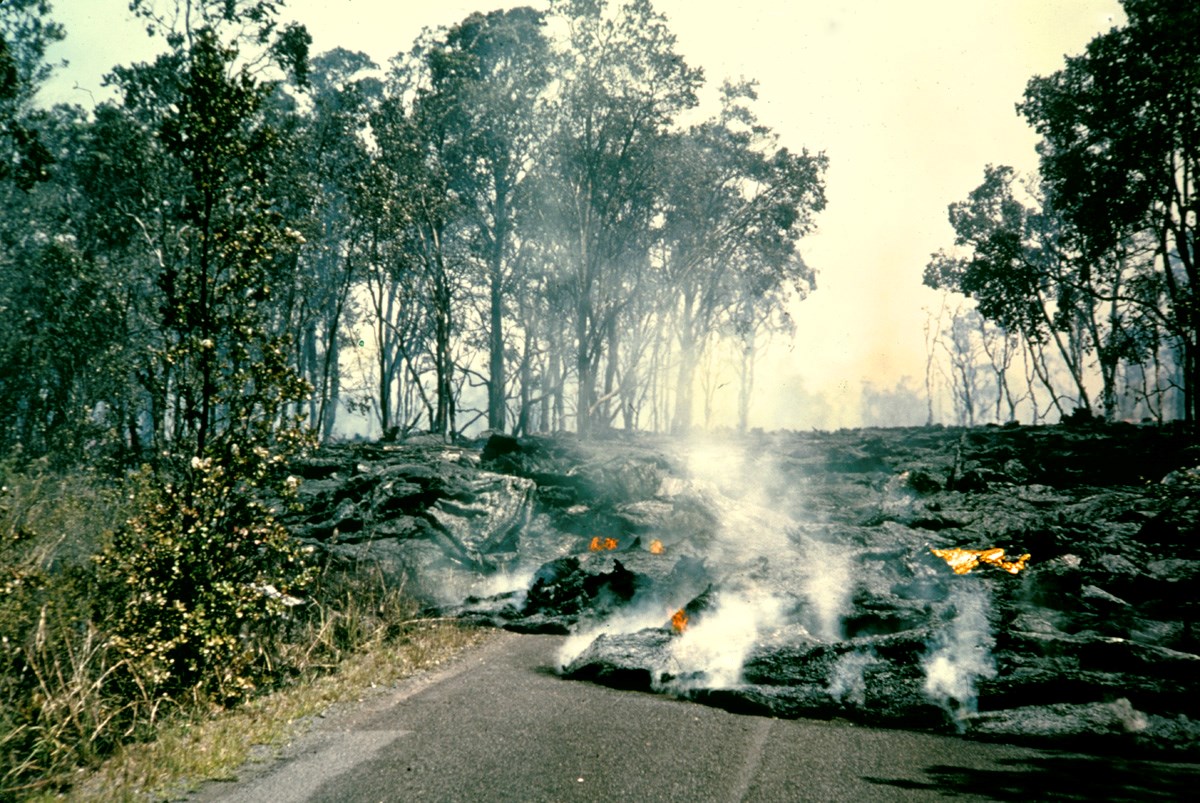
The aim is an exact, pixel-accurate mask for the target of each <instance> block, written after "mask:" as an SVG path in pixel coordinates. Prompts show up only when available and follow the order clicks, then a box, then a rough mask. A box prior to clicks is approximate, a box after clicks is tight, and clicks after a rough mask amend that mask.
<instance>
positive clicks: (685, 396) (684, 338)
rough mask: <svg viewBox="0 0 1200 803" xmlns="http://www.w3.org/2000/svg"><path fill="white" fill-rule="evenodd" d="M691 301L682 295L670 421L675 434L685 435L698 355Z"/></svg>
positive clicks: (690, 422) (687, 428)
mask: <svg viewBox="0 0 1200 803" xmlns="http://www.w3.org/2000/svg"><path fill="white" fill-rule="evenodd" d="M693 301H694V299H693V296H692V295H691V294H687V295H685V296H684V301H683V311H682V315H681V319H680V321H679V374H678V378H677V380H676V383H675V415H674V417H673V419H672V421H671V431H672V432H673V433H675V434H676V435H686V434H687V433H688V432H690V431H691V429H692V408H693V407H694V406H695V405H694V395H693V391H694V386H695V384H696V382H695V379H696V363H697V361H698V360H699V355H698V354H697V349H698V344H697V343H696V335H695V331H694V329H695V327H694V325H693V324H694V321H693V311H692V305H693Z"/></svg>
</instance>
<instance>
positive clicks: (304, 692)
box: [34, 621, 488, 801]
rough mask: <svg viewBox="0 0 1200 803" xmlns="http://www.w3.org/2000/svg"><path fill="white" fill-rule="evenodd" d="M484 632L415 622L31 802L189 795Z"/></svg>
mask: <svg viewBox="0 0 1200 803" xmlns="http://www.w3.org/2000/svg"><path fill="white" fill-rule="evenodd" d="M487 633H488V631H486V630H480V629H477V628H467V627H463V626H460V625H458V624H457V623H454V622H446V621H429V622H420V621H418V622H412V623H410V624H409V625H407V626H406V632H405V634H404V635H403V636H402V637H400V638H398V639H395V640H393V641H391V642H390V643H379V644H375V645H373V646H371V647H369V648H367V649H365V650H364V651H362V652H359V653H357V654H355V655H353V656H351V657H348V658H346V659H345V660H343V661H342V662H341V664H340V665H339V666H338V667H337V668H336V669H335V670H334V671H332V672H330V673H328V674H324V675H320V676H316V677H311V678H307V679H304V680H302V681H300V682H297V683H296V684H295V685H294V686H291V687H288V688H284V689H280V690H278V691H275V692H272V693H270V694H266V695H263V696H261V697H258V698H255V699H253V700H251V701H250V702H248V703H246V704H244V705H241V706H238V707H237V708H233V709H229V710H226V711H220V712H218V713H216V714H214V715H210V716H208V717H198V716H195V715H193V716H192V717H190V718H186V719H184V718H180V719H179V720H178V721H174V722H171V724H169V725H167V726H166V727H164V728H162V729H161V730H160V731H159V734H158V736H157V738H156V739H155V740H154V741H153V742H149V743H144V744H131V745H126V746H124V747H121V748H120V749H118V750H117V752H116V753H115V754H114V755H113V757H112V758H111V759H109V760H108V761H106V762H104V764H102V765H101V766H100V767H99V768H98V769H97V770H95V771H92V772H88V773H80V774H79V775H78V777H77V779H76V780H75V782H74V783H73V784H72V786H71V788H70V790H69V791H68V792H67V793H66V794H65V795H59V796H56V795H46V796H43V797H41V798H34V799H35V800H64V799H65V800H68V801H135V800H136V801H145V800H147V799H155V800H161V799H172V798H178V797H182V796H184V795H186V794H187V793H188V792H189V791H192V790H194V789H196V788H197V787H198V786H199V784H200V783H202V782H203V781H206V780H229V779H232V778H234V777H235V772H236V770H237V768H238V767H240V766H241V765H243V764H244V763H246V762H247V761H250V760H252V759H254V758H260V757H263V754H262V752H261V751H262V748H264V747H265V748H267V753H266V755H268V756H269V755H270V754H271V752H272V750H271V748H278V747H281V746H283V745H285V744H286V743H287V742H288V741H290V740H292V739H294V738H297V737H298V736H300V735H302V734H303V733H304V732H305V730H307V727H308V724H309V723H310V722H311V720H312V717H315V716H318V715H319V714H321V712H323V711H325V710H326V709H328V708H329V707H330V706H333V705H336V704H339V703H348V702H355V701H359V700H362V699H365V698H366V697H368V696H369V695H371V694H373V693H377V692H378V691H379V690H382V689H386V688H388V687H389V686H393V685H395V684H396V683H398V682H399V681H401V680H403V679H405V678H407V677H410V676H412V675H414V674H416V673H418V672H421V671H423V670H428V669H431V668H435V667H437V666H439V665H441V664H443V663H445V662H446V661H448V660H450V659H451V658H453V656H454V655H456V654H457V653H459V652H460V651H462V650H463V649H465V648H467V647H469V646H471V645H473V644H476V643H478V642H480V641H482V640H483V639H484V638H486V637H487Z"/></svg>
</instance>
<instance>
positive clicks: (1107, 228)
mask: <svg viewBox="0 0 1200 803" xmlns="http://www.w3.org/2000/svg"><path fill="white" fill-rule="evenodd" d="M1123 5H1124V7H1125V12H1126V16H1127V18H1128V24H1127V25H1125V26H1124V27H1121V28H1114V29H1112V30H1110V31H1109V32H1108V33H1105V34H1102V35H1100V36H1097V37H1096V38H1095V39H1093V40H1092V41H1091V42H1090V43H1089V44H1088V46H1087V49H1086V51H1085V52H1084V53H1083V54H1081V55H1078V56H1073V57H1070V58H1068V59H1067V62H1066V66H1065V67H1064V68H1063V69H1061V70H1059V71H1058V72H1056V73H1053V74H1051V75H1049V76H1041V77H1036V78H1033V79H1032V80H1031V81H1030V82H1029V84H1028V86H1027V87H1026V90H1025V99H1024V102H1023V103H1021V104H1019V106H1018V110H1019V111H1020V113H1021V114H1023V115H1024V116H1025V118H1026V119H1027V120H1028V121H1029V123H1030V124H1031V125H1033V127H1034V128H1035V129H1036V130H1037V131H1038V133H1039V134H1040V135H1041V136H1042V137H1043V141H1042V143H1041V145H1040V146H1039V151H1040V154H1041V172H1042V177H1043V181H1044V182H1045V184H1046V186H1047V192H1048V195H1049V196H1050V198H1051V199H1052V202H1053V204H1054V206H1055V208H1056V209H1058V210H1060V212H1061V213H1062V214H1063V215H1064V217H1065V218H1066V219H1067V220H1069V221H1070V222H1071V224H1072V226H1073V227H1074V228H1075V229H1076V230H1077V231H1078V232H1079V237H1080V246H1081V249H1082V255H1083V257H1084V259H1085V260H1088V261H1099V260H1103V259H1110V260H1115V261H1121V259H1122V252H1123V250H1124V249H1125V248H1126V247H1127V246H1128V244H1129V243H1130V241H1131V240H1134V239H1135V238H1137V237H1138V235H1140V234H1142V233H1145V234H1147V235H1148V236H1149V238H1150V240H1151V242H1153V243H1154V251H1153V257H1152V259H1150V260H1147V261H1146V263H1145V264H1144V265H1142V266H1141V268H1142V275H1143V278H1144V280H1145V281H1146V282H1147V283H1148V284H1152V285H1153V286H1155V287H1156V288H1161V296H1162V298H1163V303H1162V307H1161V310H1160V311H1159V314H1160V315H1161V316H1162V318H1163V320H1164V324H1165V326H1166V328H1167V330H1168V331H1169V332H1170V334H1171V336H1172V337H1174V338H1176V339H1177V340H1178V342H1179V344H1180V346H1181V350H1182V354H1183V385H1184V390H1185V393H1184V395H1185V416H1186V418H1187V419H1188V420H1189V421H1191V422H1196V421H1198V420H1200V305H1198V302H1197V295H1196V288H1197V282H1198V281H1200V263H1198V259H1200V253H1198V252H1197V226H1200V220H1197V214H1196V209H1197V206H1198V205H1200V194H1198V193H1200V187H1198V186H1197V180H1196V177H1197V175H1200V138H1198V137H1197V136H1196V110H1197V108H1200V60H1197V58H1196V33H1197V31H1200V7H1197V6H1196V5H1195V4H1191V3H1181V2H1176V1H1175V0H1124V2H1123ZM1159 295H1160V293H1159V292H1155V293H1151V294H1143V295H1142V298H1143V299H1144V298H1146V297H1147V296H1150V297H1157V296H1159Z"/></svg>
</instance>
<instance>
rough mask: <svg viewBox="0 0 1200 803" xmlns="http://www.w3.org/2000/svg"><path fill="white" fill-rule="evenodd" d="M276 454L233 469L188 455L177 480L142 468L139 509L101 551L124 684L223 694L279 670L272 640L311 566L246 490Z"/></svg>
mask: <svg viewBox="0 0 1200 803" xmlns="http://www.w3.org/2000/svg"><path fill="white" fill-rule="evenodd" d="M278 462H279V459H278V458H276V459H275V460H272V459H270V458H269V457H268V455H267V454H266V453H265V450H261V449H260V451H258V452H257V453H252V454H250V455H238V457H237V458H236V461H235V465H234V466H232V467H229V466H223V465H220V464H217V463H214V461H212V460H211V459H201V458H193V459H192V461H191V464H190V465H188V466H186V467H181V468H180V469H179V470H178V471H177V472H175V475H176V476H177V477H178V482H177V483H176V482H169V483H166V484H163V483H162V482H161V478H156V477H154V476H153V475H150V474H147V475H145V476H144V478H143V482H144V485H143V486H142V488H141V489H140V490H139V491H138V492H137V493H136V497H137V499H138V503H139V510H138V511H137V512H136V513H135V515H134V516H133V517H132V518H131V519H130V520H129V522H128V524H127V525H126V526H125V527H123V528H122V529H120V530H119V531H118V532H117V533H116V534H115V535H114V537H113V540H112V543H111V545H110V546H109V547H108V548H107V549H106V550H105V551H104V552H103V553H102V554H101V555H99V556H98V558H97V562H98V567H99V572H100V574H99V576H100V580H101V582H102V583H103V584H104V588H105V589H106V594H105V599H106V600H107V601H109V602H110V603H112V604H113V606H114V607H113V609H112V611H111V614H110V616H111V619H112V621H113V623H114V625H113V626H114V635H113V638H112V645H113V646H114V647H115V649H116V651H117V653H118V654H119V655H120V656H121V657H122V658H123V659H125V660H126V661H127V662H128V667H129V672H130V675H129V677H130V680H131V681H136V682H138V683H142V684H148V685H149V686H151V687H152V688H153V689H154V690H155V691H156V692H157V693H161V694H168V695H172V696H173V695H177V694H179V693H181V692H192V691H196V690H199V691H201V692H203V693H204V694H206V695H211V696H215V697H216V698H218V699H222V700H227V699H236V698H238V697H240V696H243V695H245V694H247V693H248V692H250V691H252V690H253V689H254V688H255V687H256V686H257V685H258V684H259V683H260V682H261V681H262V680H263V679H264V678H267V677H270V676H271V675H272V673H273V672H274V671H275V667H276V662H277V655H276V649H277V640H278V638H279V635H280V634H281V633H282V632H283V631H284V630H285V629H286V622H287V617H288V615H289V610H290V608H291V607H293V606H295V605H299V604H301V598H300V597H298V596H297V595H300V594H303V593H304V591H305V589H306V588H307V586H308V584H309V582H310V580H311V578H312V572H313V568H312V567H311V565H309V564H310V561H308V560H307V558H306V554H305V553H304V552H303V551H302V550H301V548H300V547H299V546H298V545H297V544H296V543H295V541H294V540H292V539H290V538H289V536H288V533H287V531H286V530H285V529H284V528H283V527H282V526H281V525H280V524H279V523H278V522H276V521H275V519H274V516H273V515H272V512H271V510H270V509H269V508H268V507H267V506H266V505H265V504H264V503H262V502H260V501H258V500H256V499H255V498H253V496H252V491H251V490H250V485H251V484H252V483H253V484H254V485H260V484H263V483H265V482H266V481H267V480H268V479H269V476H270V474H271V472H272V471H273V469H274V468H275V464H277V463H278Z"/></svg>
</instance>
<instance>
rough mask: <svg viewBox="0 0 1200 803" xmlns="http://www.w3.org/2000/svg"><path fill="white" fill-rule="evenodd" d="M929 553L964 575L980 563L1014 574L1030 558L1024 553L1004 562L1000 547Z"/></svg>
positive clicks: (931, 550)
mask: <svg viewBox="0 0 1200 803" xmlns="http://www.w3.org/2000/svg"><path fill="white" fill-rule="evenodd" d="M929 551H930V552H932V553H933V554H935V555H937V556H938V557H939V558H941V559H942V560H944V561H946V563H948V564H949V565H950V568H951V569H953V570H954V573H955V574H966V573H967V572H969V571H971V570H972V569H974V568H975V567H976V566H978V565H979V564H981V563H986V564H988V565H989V566H995V567H996V568H997V569H1003V570H1004V571H1006V572H1008V573H1009V574H1016V573H1018V572H1019V571H1021V570H1022V569H1024V568H1025V564H1026V562H1028V560H1029V557H1030V556H1029V553H1026V554H1024V555H1022V556H1021V557H1019V558H1017V559H1016V560H1005V559H1004V550H1003V549H1001V548H1000V547H992V548H991V549H930V550H929Z"/></svg>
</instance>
